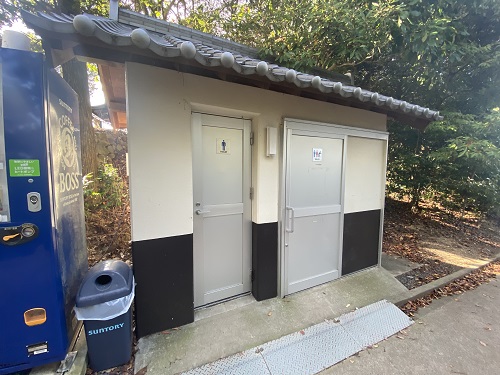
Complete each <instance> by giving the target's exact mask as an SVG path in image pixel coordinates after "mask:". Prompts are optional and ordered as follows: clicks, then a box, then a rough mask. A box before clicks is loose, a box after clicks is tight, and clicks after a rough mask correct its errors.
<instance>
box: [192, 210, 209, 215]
mask: <svg viewBox="0 0 500 375" xmlns="http://www.w3.org/2000/svg"><path fill="white" fill-rule="evenodd" d="M209 212H210V211H206V210H196V211H195V212H194V213H195V214H196V215H203V214H208V213H209Z"/></svg>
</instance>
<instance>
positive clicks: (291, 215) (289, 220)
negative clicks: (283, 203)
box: [285, 207, 295, 233]
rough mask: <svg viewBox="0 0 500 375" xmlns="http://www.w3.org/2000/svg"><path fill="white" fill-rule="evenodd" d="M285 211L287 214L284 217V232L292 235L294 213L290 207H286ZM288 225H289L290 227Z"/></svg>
mask: <svg viewBox="0 0 500 375" xmlns="http://www.w3.org/2000/svg"><path fill="white" fill-rule="evenodd" d="M285 210H286V211H287V212H288V213H289V214H288V215H286V225H285V231H286V232H287V233H293V232H294V231H295V211H294V209H293V208H292V207H286V208H285ZM288 224H290V227H289V226H288Z"/></svg>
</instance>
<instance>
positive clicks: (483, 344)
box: [479, 340, 488, 346]
mask: <svg viewBox="0 0 500 375" xmlns="http://www.w3.org/2000/svg"><path fill="white" fill-rule="evenodd" d="M479 343H480V344H481V345H482V346H488V345H486V344H485V343H484V342H482V341H481V340H479Z"/></svg>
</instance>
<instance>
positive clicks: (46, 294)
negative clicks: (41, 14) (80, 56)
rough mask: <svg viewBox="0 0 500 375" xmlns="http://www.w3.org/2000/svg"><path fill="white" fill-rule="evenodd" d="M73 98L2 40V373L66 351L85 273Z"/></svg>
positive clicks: (39, 63)
mask: <svg viewBox="0 0 500 375" xmlns="http://www.w3.org/2000/svg"><path fill="white" fill-rule="evenodd" d="M81 173H82V172H81V161H80V129H79V117H78V98H77V95H76V94H75V93H74V91H73V90H72V89H71V88H70V87H69V85H68V84H67V83H66V82H65V81H64V80H63V79H62V78H61V77H60V76H59V75H58V74H57V73H56V72H55V71H54V70H51V69H48V68H47V67H46V66H45V62H44V57H43V55H42V54H40V53H33V52H28V51H19V50H14V49H7V48H0V374H8V373H12V372H16V371H20V370H24V369H28V368H32V367H35V366H39V365H42V364H45V363H50V362H56V361H59V360H62V359H64V357H65V355H66V353H67V351H68V346H69V342H70V341H71V338H72V337H73V336H74V334H75V330H76V319H74V313H73V306H74V300H75V296H76V293H77V290H78V287H79V285H80V283H81V281H82V279H83V276H84V274H85V273H86V271H87V268H88V265H87V250H86V241H85V219H84V212H83V191H82V175H81Z"/></svg>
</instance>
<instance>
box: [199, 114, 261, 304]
mask: <svg viewBox="0 0 500 375" xmlns="http://www.w3.org/2000/svg"><path fill="white" fill-rule="evenodd" d="M250 128H251V127H250V121H249V120H244V119H235V118H229V117H219V116H212V115H204V114H199V113H193V126H192V129H193V163H194V165H193V185H194V186H193V188H194V191H193V199H194V202H193V209H194V212H193V226H194V228H193V231H194V305H195V307H199V306H203V305H206V304H209V303H212V302H216V301H220V300H223V299H226V298H230V297H234V296H237V295H239V294H244V293H247V292H249V291H250V290H251V274H250V273H251V270H250V267H251V228H252V227H251V225H252V222H251V202H250V186H251V185H250V184H251V181H250V180H251V165H250V163H251V153H250V151H251V149H250V130H251V129H250Z"/></svg>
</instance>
